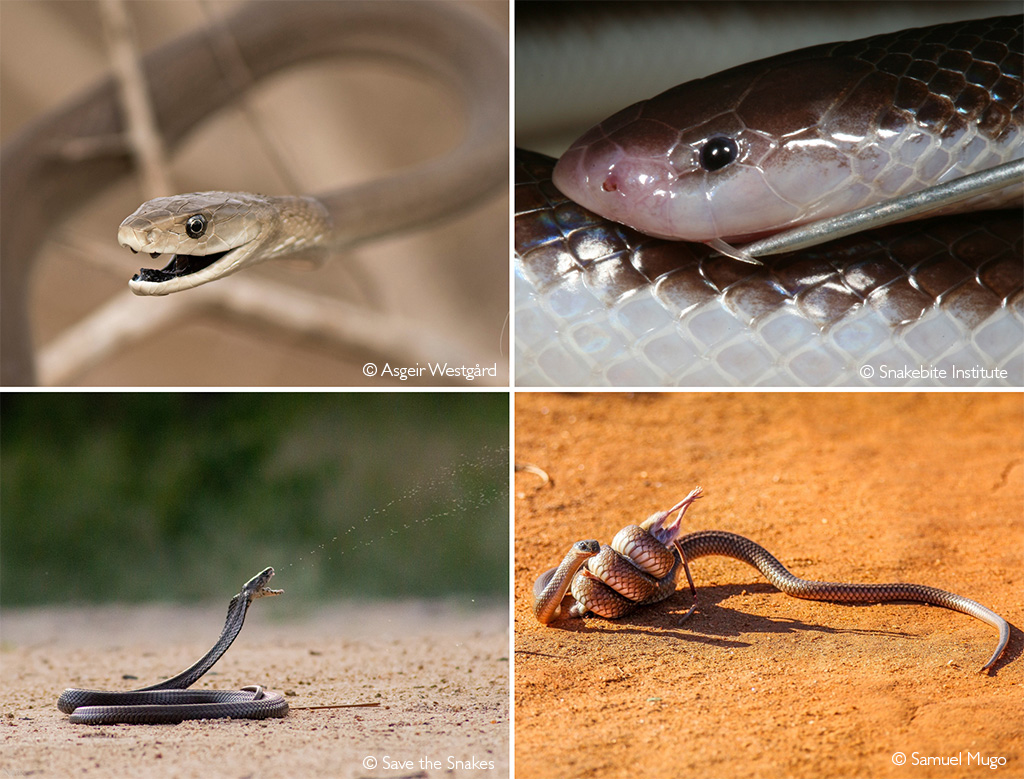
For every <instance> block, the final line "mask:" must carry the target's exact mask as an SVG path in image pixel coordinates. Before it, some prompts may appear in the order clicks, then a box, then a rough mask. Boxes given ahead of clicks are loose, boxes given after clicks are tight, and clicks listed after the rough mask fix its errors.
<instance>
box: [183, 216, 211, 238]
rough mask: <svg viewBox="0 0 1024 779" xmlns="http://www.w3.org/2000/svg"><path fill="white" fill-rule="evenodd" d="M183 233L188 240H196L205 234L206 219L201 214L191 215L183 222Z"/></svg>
mask: <svg viewBox="0 0 1024 779" xmlns="http://www.w3.org/2000/svg"><path fill="white" fill-rule="evenodd" d="M185 232H186V233H187V234H188V237H189V238H198V237H199V236H201V235H202V234H203V233H205V232H206V217H205V216H203V215H202V214H193V215H192V216H190V217H189V218H188V221H187V222H185Z"/></svg>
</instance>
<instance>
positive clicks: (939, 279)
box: [515, 15, 1024, 386]
mask: <svg viewBox="0 0 1024 779" xmlns="http://www.w3.org/2000/svg"><path fill="white" fill-rule="evenodd" d="M837 37H838V36H837ZM989 60H992V62H989ZM995 63H998V65H997V64H995ZM819 68H821V69H823V72H825V73H827V74H831V75H830V76H829V77H828V78H823V79H822V81H821V82H820V84H819V81H818V80H817V76H816V75H815V74H816V73H817V72H818V71H819ZM982 70H985V71H987V72H989V73H990V75H992V76H993V78H992V79H990V81H991V84H992V85H993V88H992V89H991V90H987V89H986V88H985V87H984V86H979V85H977V83H976V82H977V80H978V73H979V72H980V71H982ZM831 77H835V80H836V82H837V84H836V85H835V86H836V89H835V90H834V91H827V90H826V91H825V94H826V96H825V97H823V96H822V94H819V91H818V87H819V86H821V85H824V84H826V83H829V80H830V78H831ZM839 82H842V83H839ZM986 83H988V82H986ZM780 84H782V85H783V86H780ZM803 87H808V89H807V90H803V89H802V88H803ZM1022 90H1024V87H1022V82H1021V30H1020V17H1019V15H1018V16H1015V17H1007V18H1002V19H992V20H987V21H965V22H962V23H956V24H948V25H937V26H934V27H930V28H920V29H912V30H906V31H902V32H897V33H892V34H885V35H881V36H873V37H871V38H867V39H864V40H860V41H853V42H849V43H844V44H838V43H835V44H823V45H822V46H817V47H812V48H809V49H803V50H800V51H796V52H792V53H789V54H782V55H779V56H776V57H772V58H770V59H767V60H761V61H758V62H754V63H750V64H748V65H743V66H739V67H737V68H734V69H730V70H727V71H725V72H723V73H720V74H716V75H714V76H709V77H707V78H705V79H700V80H696V81H692V82H689V83H687V84H685V85H681V86H679V87H676V88H674V89H671V90H668V91H667V92H664V93H662V94H661V95H659V96H657V97H654V98H651V99H650V100H647V101H644V102H641V103H638V104H636V105H634V106H631V107H630V108H626V109H623V110H622V111H620V112H619V113H617V114H615V115H613V116H612V117H610V118H608V119H606V120H605V121H604V122H601V123H600V124H599V125H598V126H597V127H595V128H594V129H593V130H592V131H591V132H589V133H587V134H585V135H584V136H583V137H581V138H580V139H579V141H578V142H577V143H576V144H575V145H574V146H573V147H572V148H571V149H570V150H569V151H568V152H567V154H566V155H563V158H562V160H561V161H560V162H559V163H558V166H557V167H556V168H555V173H554V179H553V180H552V170H551V168H550V163H549V161H548V160H546V159H545V158H543V157H539V156H538V155H533V154H529V153H526V152H523V153H519V154H517V168H516V185H517V186H516V222H515V228H516V235H515V238H516V247H515V248H516V284H517V289H516V328H517V333H516V335H517V338H516V349H517V361H516V371H517V381H518V383H519V384H520V385H535V386H542V385H561V386H593V385H618V386H654V385H675V386H708V385H711V386H723V385H748V386H751V385H752V386H780V385H781V386H789V385H809V386H826V385H851V384H852V385H857V384H879V385H893V384H902V383H906V382H907V380H908V379H909V380H914V379H917V380H922V379H923V380H925V381H928V382H929V383H934V384H938V385H965V384H978V383H989V384H992V383H995V384H1004V385H1010V386H1018V385H1019V384H1020V381H1021V375H1022V374H1021V344H1022V333H1024V316H1022V310H1021V288H1022V286H1021V284H1022V269H1021V262H1020V257H1021V244H1020V240H1021V239H1020V236H1021V216H1020V211H1019V205H1017V204H1019V199H1016V198H1019V196H1020V195H1019V193H1020V188H1019V186H1017V187H1014V188H1013V190H1012V192H1011V193H1010V194H1011V195H1013V196H1014V197H1013V198H1011V199H1010V200H1009V201H1007V202H1011V203H1013V204H1014V205H1016V206H1017V207H1016V208H1013V209H1009V210H1003V211H992V212H987V213H985V214H984V215H979V214H973V215H967V216H960V217H959V218H958V217H942V218H937V219H932V220H929V221H927V222H917V223H906V224H899V225H889V226H888V227H884V228H877V229H874V230H872V231H869V232H866V233H861V234H858V235H853V236H848V237H846V238H843V239H840V240H837V241H833V242H831V243H828V244H824V245H822V246H819V247H814V248H812V249H810V250H802V251H794V252H790V253H787V254H783V255H774V256H772V257H771V258H766V260H765V265H764V266H763V267H762V266H751V267H737V265H738V263H736V262H735V261H729V260H726V258H725V257H723V256H721V255H719V254H717V253H716V251H714V250H712V249H711V248H709V246H706V245H703V244H702V243H700V242H701V241H707V242H709V243H712V244H713V243H714V241H716V240H720V239H725V238H728V239H733V238H736V237H740V238H741V239H742V240H744V241H745V240H747V238H750V239H753V238H754V236H755V235H756V236H758V237H760V236H761V235H763V234H764V233H770V232H772V231H774V230H776V229H781V228H782V227H784V226H785V225H784V224H783V223H785V224H786V225H788V224H792V223H795V222H799V221H801V220H802V219H804V218H808V219H811V218H813V215H810V216H809V215H807V213H808V211H814V209H815V208H818V207H821V208H824V207H825V205H824V204H826V203H828V204H829V207H831V204H832V200H831V196H830V195H826V194H825V193H823V192H822V191H820V190H819V188H820V187H823V188H824V189H826V190H827V189H828V183H829V180H830V174H829V171H830V170H832V171H833V172H835V171H836V170H839V171H842V172H843V173H842V174H837V178H832V179H831V183H832V184H836V186H837V189H838V190H839V191H840V192H841V194H842V195H843V196H844V197H847V196H848V197H851V198H852V197H854V194H855V193H857V192H860V191H861V190H863V189H864V188H870V186H874V185H876V184H878V183H879V182H880V181H882V180H883V179H886V177H887V176H889V175H890V174H891V173H892V171H891V170H888V169H886V168H885V166H881V167H882V172H881V173H879V172H878V170H876V168H872V169H871V171H870V172H865V171H866V169H867V168H868V167H871V166H870V165H868V164H867V163H866V161H865V160H866V158H865V156H864V155H868V156H871V155H876V156H878V157H879V158H885V159H889V158H890V157H889V156H888V155H890V153H891V149H890V147H889V144H891V143H893V142H894V141H900V142H902V141H903V140H905V139H906V138H908V137H910V138H913V140H914V143H910V144H904V145H902V146H899V145H898V144H897V146H898V148H899V151H898V153H891V159H892V160H893V163H894V165H895V167H896V168H900V167H901V166H900V165H899V164H896V162H897V158H898V157H900V155H903V154H908V153H909V152H910V150H911V149H914V148H916V146H915V145H916V144H917V143H918V142H921V141H923V140H927V143H925V144H923V145H926V146H928V149H929V154H930V153H933V152H934V153H936V154H938V155H939V156H942V157H944V158H945V159H948V160H949V161H950V164H955V163H956V162H957V160H959V154H960V151H959V150H957V149H955V148H953V147H955V146H956V143H957V142H959V141H966V140H967V138H968V137H969V135H965V134H964V131H965V128H967V132H968V133H970V132H974V131H975V130H976V131H977V132H978V135H977V137H976V138H975V140H974V141H972V142H971V143H970V144H969V145H972V146H981V145H984V144H988V143H989V141H991V147H990V148H991V149H992V150H993V151H992V155H993V156H992V157H991V158H990V161H998V160H1003V159H1010V158H1019V157H1020V154H1021V128H1022V124H1021V123H1022V121H1024V119H1022V113H1021V99H1022V94H1024V91H1022ZM805 92H806V93H805ZM776 95H778V98H776ZM894 95H895V97H894ZM910 95H913V99H910V98H909V97H908V96H910ZM639 96H640V95H638V97H639ZM755 98H756V99H755ZM972 101H975V102H974V105H973V106H971V105H969V104H971V103H972ZM780 104H781V105H780ZM908 106H909V107H908ZM897 108H898V109H899V110H896V109H897ZM997 117H998V118H997ZM595 118H596V117H595ZM840 120H842V121H840ZM801 122H803V124H805V125H806V126H803V125H802V124H801ZM843 122H845V124H844V123H843ZM961 123H963V124H961ZM739 125H742V127H739ZM865 125H867V127H865ZM997 126H998V127H997ZM908 134H909V135H908ZM812 135H813V138H812V137H811V136H812ZM854 137H855V138H857V139H858V140H857V144H855V145H856V146H857V148H856V150H855V151H853V152H850V149H845V151H844V148H845V147H844V144H845V143H847V142H851V143H852V141H851V140H850V139H851V138H854ZM765 138H770V139H772V140H771V143H769V145H770V146H772V149H773V150H775V151H774V153H767V152H765V151H764V149H763V148H761V146H760V145H759V144H761V142H762V141H764V140H765ZM836 139H839V140H836ZM715 141H720V142H723V143H724V142H726V141H729V142H735V143H736V144H737V145H738V146H737V154H738V155H739V156H737V157H736V158H735V159H734V160H733V161H732V162H728V155H727V156H726V160H725V162H724V164H723V166H722V167H720V168H716V167H715V165H712V164H710V163H708V167H707V169H703V168H702V166H703V163H702V164H701V165H700V166H697V169H696V170H694V171H691V170H690V168H693V167H694V165H692V164H691V163H693V160H692V159H691V156H690V152H693V153H694V154H695V155H697V156H698V157H700V158H701V159H703V156H701V155H704V154H705V153H707V154H709V155H710V154H711V153H712V152H717V151H719V150H720V149H719V148H717V147H715V146H714V143H713V142H715ZM833 141H834V143H832V142H833ZM983 141H984V144H983ZM830 144H831V145H830ZM950 144H952V146H950ZM790 146H791V147H792V148H790ZM730 148H731V147H730ZM801 148H805V149H807V150H808V152H807V154H805V155H804V154H801V153H800V149H801ZM744 149H746V151H747V152H749V154H748V155H747V156H749V157H750V159H747V157H745V156H744V154H743V152H744ZM698 152H699V154H698ZM832 152H836V153H837V154H838V155H839V157H842V153H845V152H850V154H849V155H848V156H847V157H845V158H843V159H841V160H840V159H839V157H836V158H831V157H830V159H831V160H832V162H834V163H835V165H836V167H835V168H832V167H831V165H832V162H830V163H829V164H828V165H825V166H824V167H822V168H818V167H816V163H818V162H820V161H821V160H819V159H818V158H819V157H821V156H826V157H828V156H829V155H830V154H831V153H832ZM762 153H763V160H762V158H761V157H759V156H758V155H759V154H762ZM922 153H923V152H922ZM712 156H713V155H712ZM966 157H967V158H968V159H969V160H972V161H975V162H977V161H978V160H979V157H978V156H977V155H975V154H974V150H973V149H971V150H970V151H969V152H968V153H967V155H966ZM997 157H998V159H997ZM923 167H927V168H929V169H931V168H932V167H933V165H932V162H931V161H930V162H929V164H928V165H926V166H923ZM560 169H561V175H560V174H559V170H560ZM862 169H863V170H862ZM851 171H854V172H856V171H861V172H865V175H864V176H863V178H862V180H860V181H858V180H857V177H856V176H853V177H846V176H845V174H847V173H850V172H851ZM903 172H904V173H905V172H906V171H905V170H903ZM933 172H934V171H933ZM748 173H750V174H751V176H749V177H747V176H746V174H748ZM876 173H879V175H877V176H876V175H875V174H876ZM662 174H665V175H664V176H662ZM901 175H902V174H901ZM944 175H949V173H948V172H947V173H946V174H944ZM694 176H696V178H697V179H698V181H699V182H704V180H705V179H706V180H707V184H706V185H704V184H702V185H701V187H686V186H683V183H684V182H685V181H686V180H687V179H688V178H693V177H694ZM716 177H717V178H716ZM839 177H842V182H841V183H838V184H837V181H838V180H839ZM746 178H752V179H753V181H754V183H753V184H751V186H750V187H749V188H747V187H746V185H744V187H743V188H742V190H741V191H738V192H733V191H732V189H731V188H736V189H739V182H740V181H741V180H746ZM902 182H903V179H901V185H902ZM889 183H892V182H891V181H890V182H889ZM556 184H557V186H556ZM702 187H704V188H702ZM705 189H706V191H705ZM648 190H651V191H648ZM766 190H768V191H766ZM723 191H724V195H723ZM780 193H782V194H784V195H785V197H779V195H780ZM812 193H813V194H812ZM740 194H742V195H744V197H743V198H740V197H739V195H740ZM805 196H806V198H807V200H804V199H803V198H805ZM723 200H724V201H725V202H724V203H723V202H722V201H723ZM810 201H814V207H813V208H812V207H811V206H809V205H807V204H808V202H810ZM859 202H862V201H858V203H859ZM780 203H781V205H780ZM680 204H683V205H684V206H685V205H686V204H693V208H694V209H697V210H698V211H701V213H700V214H697V215H694V214H686V213H683V214H677V213H676V212H675V210H673V209H674V208H681V206H680ZM773 204H774V205H776V206H778V207H779V208H780V209H782V210H787V209H789V211H787V213H788V215H787V216H786V217H781V216H779V215H778V214H777V213H776V214H772V215H769V214H762V212H763V211H766V210H767V211H770V210H771V209H770V208H769V206H770V205H773ZM1004 205H1005V203H1004ZM805 207H806V208H805ZM705 208H706V209H707V210H709V211H710V213H703V210H704V209H705ZM761 216H764V217H765V219H766V221H763V222H762V221H759V218H760V217H761ZM712 217H713V218H712ZM775 217H778V218H777V219H775ZM613 219H614V220H615V221H612V220H613ZM620 222H621V224H620ZM706 222H710V223H712V224H714V225H720V226H721V227H722V229H721V230H720V231H717V232H716V231H714V230H711V231H704V232H701V231H699V230H698V231H696V232H695V233H693V234H687V233H686V232H685V231H683V230H682V229H681V228H680V229H679V230H678V231H677V230H672V229H669V227H668V223H671V224H672V225H673V226H679V225H680V224H683V225H686V226H687V227H694V226H695V225H702V226H706V225H703V223H706ZM720 223H722V224H720ZM724 223H728V226H725V224H724ZM626 225H630V226H626ZM652 235H654V236H662V237H661V238H656V237H652ZM665 237H670V238H673V239H685V240H665ZM997 333H998V334H997ZM968 365H970V366H971V368H972V369H973V368H975V367H976V368H977V370H971V371H965V372H962V373H959V374H958V373H957V372H956V370H955V369H954V366H962V367H966V366H968ZM904 366H913V367H914V368H921V367H924V368H925V370H921V371H919V373H918V374H916V375H908V374H910V373H911V372H910V371H905V372H904V373H902V374H901V373H900V371H899V370H898V369H899V368H903V367H904ZM893 368H897V370H891V369H893ZM932 368H937V369H938V370H935V371H931V370H930V369H932ZM926 374H927V375H926Z"/></svg>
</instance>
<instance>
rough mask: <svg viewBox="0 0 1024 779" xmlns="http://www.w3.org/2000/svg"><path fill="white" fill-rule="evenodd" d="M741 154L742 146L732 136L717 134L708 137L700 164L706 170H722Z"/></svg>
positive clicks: (702, 148) (701, 153) (702, 150)
mask: <svg viewBox="0 0 1024 779" xmlns="http://www.w3.org/2000/svg"><path fill="white" fill-rule="evenodd" d="M739 154H740V147H739V146H738V145H737V144H736V141H734V140H733V139H732V138H726V137H725V136H724V135H716V136H715V137H714V138H708V141H707V143H705V144H704V145H703V146H702V147H701V150H700V166H701V167H702V168H704V170H708V171H711V170H721V169H722V168H724V167H725V166H726V165H728V164H729V163H730V162H732V161H733V160H735V159H736V158H737V157H738V156H739Z"/></svg>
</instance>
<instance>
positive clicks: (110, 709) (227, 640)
mask: <svg viewBox="0 0 1024 779" xmlns="http://www.w3.org/2000/svg"><path fill="white" fill-rule="evenodd" d="M273 575H274V569H273V568H266V569H264V570H263V571H261V572H260V573H258V574H256V575H255V576H254V577H252V579H250V580H249V581H248V582H246V583H245V584H244V585H243V586H242V589H241V591H240V592H239V593H238V594H237V595H235V596H234V597H233V598H232V599H231V603H230V604H228V615H227V619H226V620H225V622H224V629H223V630H222V631H221V634H220V638H218V639H217V643H215V644H214V645H213V648H212V649H210V651H209V652H207V653H206V654H205V655H203V656H202V657H201V658H199V660H197V661H196V662H195V663H194V664H192V665H191V666H189V667H188V668H186V669H185V670H184V671H182V672H181V673H179V674H178V675H176V676H173V677H171V678H170V679H167V680H165V681H163V682H159V683H157V684H154V685H150V686H149V687H142V688H140V689H138V690H128V691H125V692H108V691H106V690H80V689H77V688H69V689H67V690H64V692H62V693H61V695H60V697H59V698H58V699H57V708H58V709H60V710H61V711H62V712H64V713H65V714H70V715H71V716H70V718H69V721H70V722H73V723H76V724H86V725H111V724H115V723H127V724H135V725H138V724H144V723H145V724H167V723H176V722H182V721H184V720H193V719H220V718H230V719H267V718H270V717H284V716H285V715H287V714H288V703H287V701H285V699H284V696H283V695H281V694H280V693H276V692H267V691H265V690H264V689H263V688H262V687H260V686H258V685H251V686H248V687H243V688H242V689H241V690H238V691H229V690H189V689H186V688H188V687H191V686H192V685H193V684H195V683H196V681H198V680H199V678H200V677H201V676H202V675H203V674H205V673H206V672H207V671H209V670H210V669H211V668H212V667H213V665H214V664H215V663H216V662H217V661H218V660H220V658H221V656H222V655H223V654H224V653H225V652H226V651H227V650H228V647H230V646H231V643H232V642H233V641H234V640H235V638H236V637H237V636H238V633H239V631H241V629H242V624H243V623H244V622H245V614H246V611H248V609H249V604H251V603H252V602H253V600H255V599H257V598H264V597H268V596H272V595H280V594H281V592H282V590H272V589H269V588H268V587H267V584H268V583H269V582H270V579H271V578H272V577H273Z"/></svg>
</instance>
